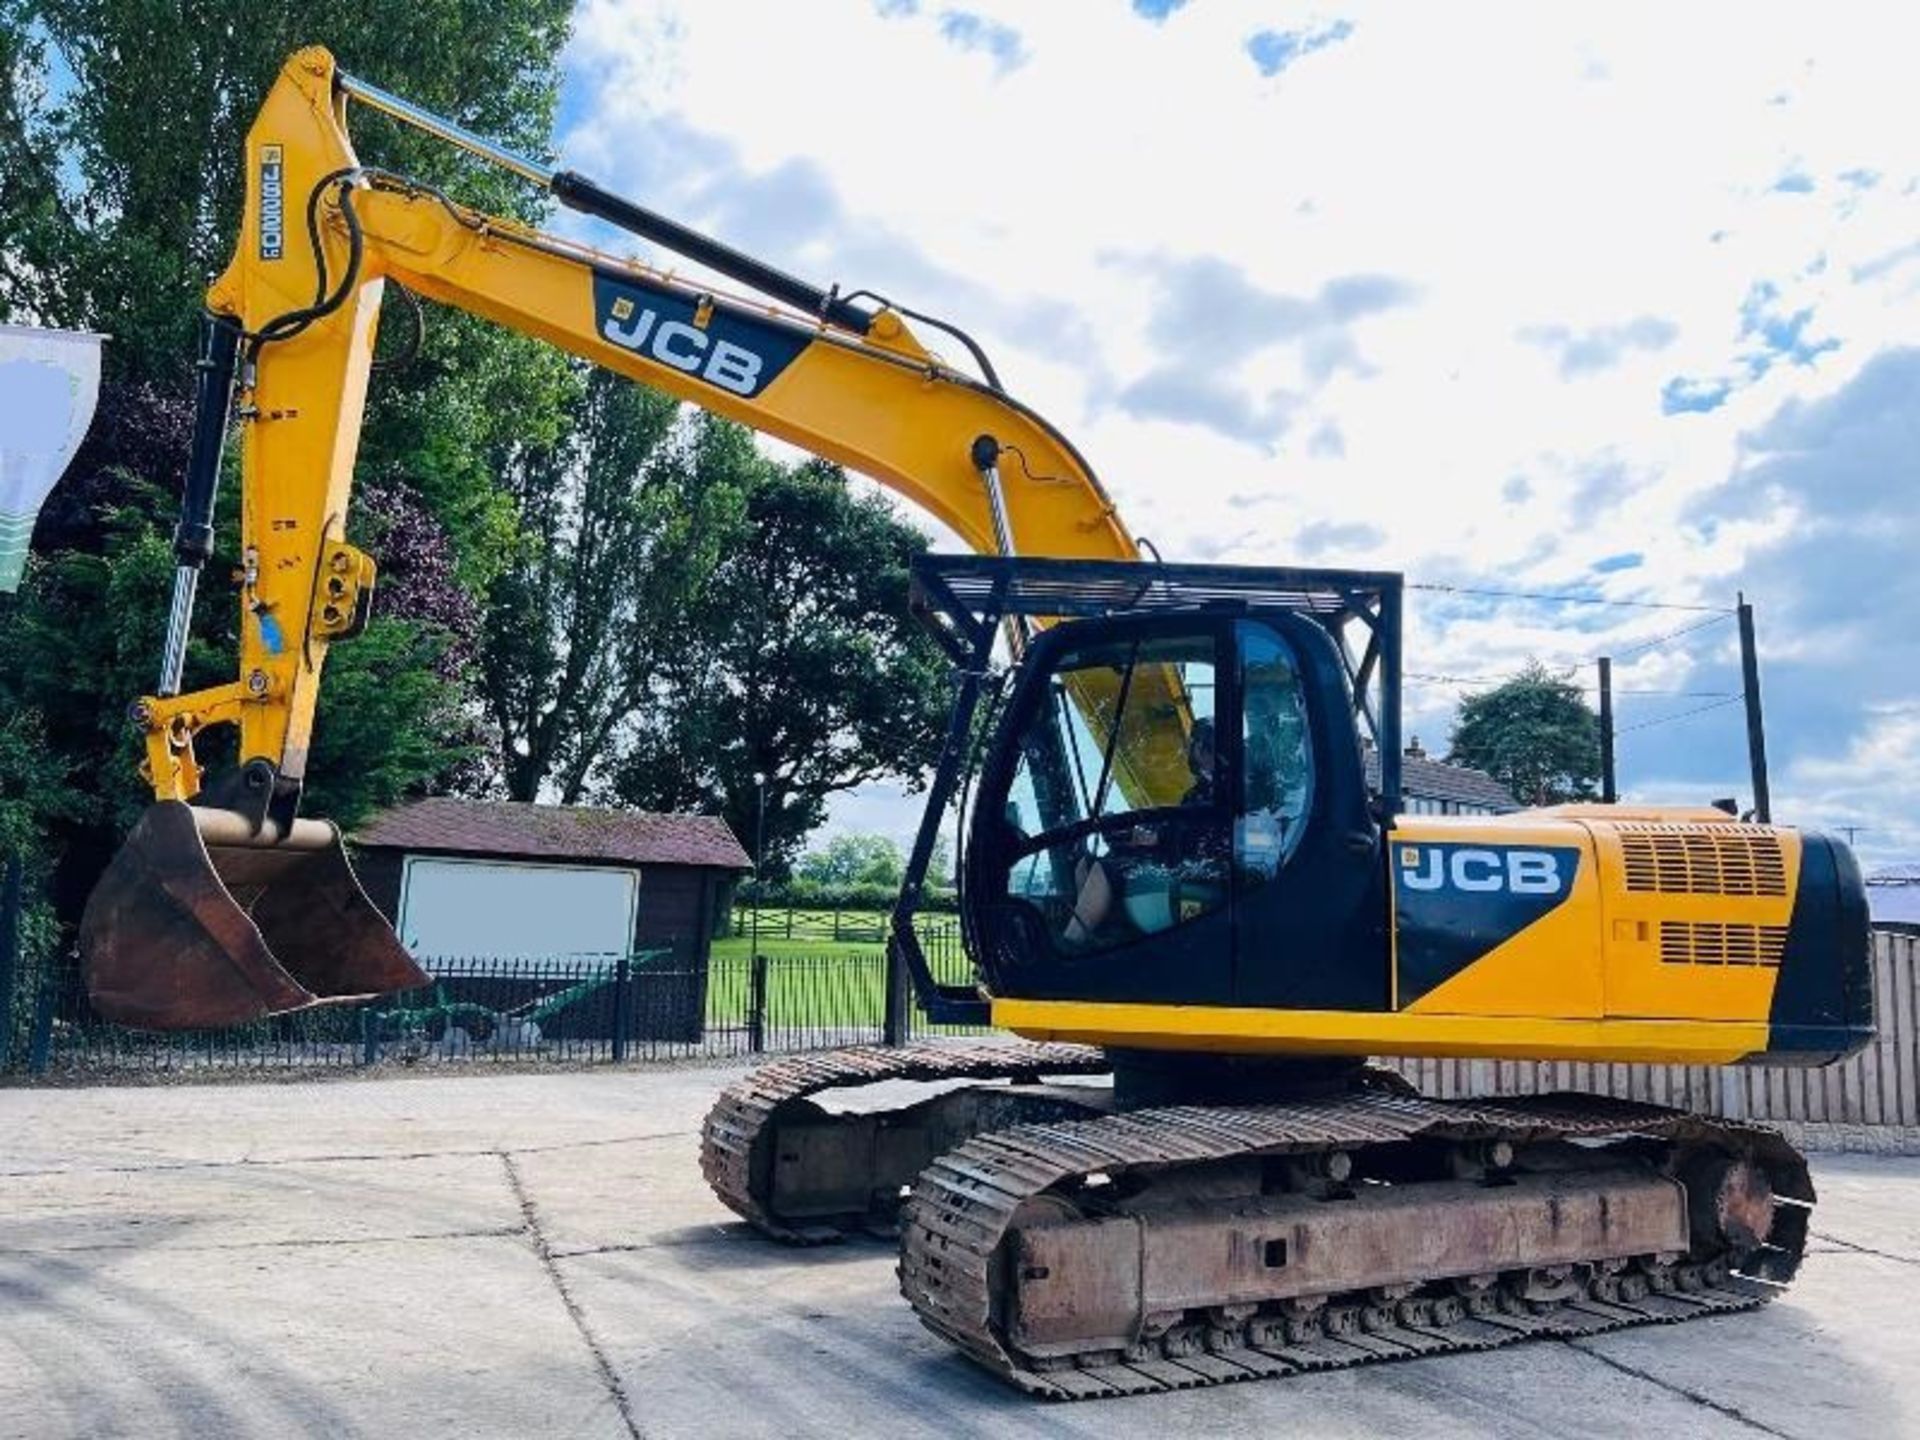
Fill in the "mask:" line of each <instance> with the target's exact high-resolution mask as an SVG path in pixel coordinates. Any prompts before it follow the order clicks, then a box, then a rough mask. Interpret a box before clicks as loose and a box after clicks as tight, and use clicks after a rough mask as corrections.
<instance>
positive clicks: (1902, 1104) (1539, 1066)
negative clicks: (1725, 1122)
mask: <svg viewBox="0 0 1920 1440" xmlns="http://www.w3.org/2000/svg"><path fill="white" fill-rule="evenodd" d="M1873 996H1874V1020H1875V1024H1876V1025H1877V1027H1878V1032H1879V1033H1878V1035H1877V1037H1876V1038H1875V1040H1874V1042H1873V1044H1871V1045H1869V1046H1868V1047H1867V1048H1866V1049H1865V1050H1863V1051H1861V1052H1860V1054H1858V1055H1856V1056H1854V1057H1853V1058H1852V1059H1850V1060H1847V1061H1846V1062H1844V1063H1843V1064H1840V1065H1829V1066H1823V1067H1820V1068H1817V1069H1809V1068H1807V1067H1804V1066H1796V1065H1731V1066H1726V1067H1724V1068H1715V1067H1713V1066H1709V1065H1694V1066H1685V1065H1603V1064H1587V1063H1573V1062H1565V1061H1562V1062H1559V1063H1549V1062H1546V1061H1539V1062H1532V1061H1512V1060H1397V1061H1395V1060H1390V1061H1388V1062H1387V1063H1389V1064H1391V1065H1393V1066H1394V1067H1395V1068H1396V1069H1398V1070H1399V1071H1400V1072H1401V1073H1402V1074H1403V1075H1405V1076H1406V1077H1407V1078H1408V1079H1409V1080H1411V1081H1412V1082H1413V1083H1414V1084H1415V1085H1417V1086H1419V1088H1420V1089H1421V1091H1422V1092H1423V1093H1425V1094H1428V1095H1433V1096H1437V1097H1441V1098H1449V1099H1451V1098H1455V1097H1472V1096H1481V1095H1531V1094H1538V1093H1541V1092H1543V1091H1548V1090H1580V1091H1586V1092H1589V1093H1592V1094H1600V1095H1613V1096H1618V1097H1620V1098H1622V1099H1629V1100H1647V1101H1651V1102H1652V1103H1654V1104H1657V1105H1672V1106H1675V1107H1679V1108H1683V1109H1688V1110H1696V1111H1700V1112H1702V1113H1704V1114H1709V1115H1721V1116H1725V1117H1726V1118H1728V1119H1734V1120H1762V1121H1766V1120H1796V1121H1812V1122H1815V1123H1820V1122H1826V1123H1832V1124H1848V1125H1862V1124H1864V1125H1920V936H1914V935H1904V934H1895V933H1893V932H1891V931H1879V930H1877V931H1875V932H1874V935H1873Z"/></svg>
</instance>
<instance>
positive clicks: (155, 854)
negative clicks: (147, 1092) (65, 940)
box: [80, 800, 428, 1030]
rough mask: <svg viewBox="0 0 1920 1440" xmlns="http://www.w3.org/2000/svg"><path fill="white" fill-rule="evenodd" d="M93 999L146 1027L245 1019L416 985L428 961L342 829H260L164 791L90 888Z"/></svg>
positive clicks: (84, 931)
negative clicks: (407, 941)
mask: <svg viewBox="0 0 1920 1440" xmlns="http://www.w3.org/2000/svg"><path fill="white" fill-rule="evenodd" d="M80 964H81V970H82V973H83V974H84V976H85V979H86V984H87V993H88V995H89V996H90V997H91V998H92V1000H93V1007H94V1009H95V1010H97V1011H98V1012H99V1013H100V1014H101V1015H103V1016H105V1017H106V1018H107V1019H109V1020H112V1021H114V1022H116V1023H118V1024H122V1025H130V1026H134V1027H136V1028H139V1029H145V1030H191V1029H200V1028H212V1027H217V1026H223V1025H238V1024H241V1023H244V1022H246V1021H249V1020H258V1019H261V1018H263V1017H265V1016H268V1015H283V1014H286V1013H288V1012H290V1011H295V1010H305V1009H309V1008H311V1007H312V1006H315V1005H326V1004H339V1003H343V1002H346V1001H351V1000H359V999H364V998H366V997H368V996H373V995H381V994H386V993H388V992H390V991H395V990H408V989H412V988H414V987H415V986H419V985H425V984H427V983H428V978H427V975H426V974H425V972H424V971H422V970H421V969H420V967H419V966H418V965H416V964H415V963H414V961H413V957H412V956H410V955H408V954H407V952H406V950H405V949H404V948H403V947H402V946H401V944H400V941H399V939H398V937H396V936H395V935H394V933H393V927H392V926H390V925H389V924H388V923H387V921H386V919H385V917H384V916H382V915H381V914H380V912H379V911H378V910H376V909H375V908H374V906H373V903H372V902H371V901H370V900H368V899H367V896H366V892H365V891H363V890H362V889H361V888H360V882H359V881H358V880H357V879H356V878H355V877H354V873H353V867H352V866H351V865H350V864H349V863H348V862H347V852H346V849H345V847H344V846H343V845H342V844H341V842H340V832H339V830H338V829H336V828H335V827H334V826H333V825H332V824H330V823H328V822H326V821H319V820H296V821H294V822H293V825H292V828H291V829H290V830H288V831H286V832H285V833H284V834H282V833H281V832H280V831H279V830H278V829H277V828H276V827H275V826H273V825H272V824H271V823H269V824H268V825H267V826H266V827H264V828H263V829H262V830H261V831H260V832H258V833H255V831H254V830H253V828H252V827H251V825H250V824H249V823H248V821H247V820H246V818H245V817H243V816H241V815H238V814H235V813H234V812H232V811H230V810H213V809H202V808H199V807H196V806H192V805H187V804H184V803H182V802H180V801H177V800H166V801H161V802H160V803H159V804H157V805H154V806H152V807H150V808H149V809H148V810H147V812H146V814H144V815H143V816H141V817H140V822H139V823H138V824H137V825H136V826H135V827H134V829H133V833H132V834H131V835H130V836H128V837H127V843H126V844H125V845H123V846H122V847H121V848H120V853H119V854H117V855H115V856H114V858H113V863H112V864H110V865H109V866H108V867H107V872H106V874H105V875H104V876H103V877H102V878H101V880H100V884H99V885H98V886H97V887H96V888H95V889H94V892H93V895H92V896H91V898H89V900H88V901H87V910H86V914H85V916H84V917H83V918H82V920H81V922H80Z"/></svg>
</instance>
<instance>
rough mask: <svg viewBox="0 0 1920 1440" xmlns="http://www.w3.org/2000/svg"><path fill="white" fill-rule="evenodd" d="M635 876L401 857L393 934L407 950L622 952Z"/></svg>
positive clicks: (436, 953) (629, 941)
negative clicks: (403, 864) (397, 921)
mask: <svg viewBox="0 0 1920 1440" xmlns="http://www.w3.org/2000/svg"><path fill="white" fill-rule="evenodd" d="M639 889H640V875H639V872H638V871H635V870H606V869H598V868H592V867H587V866H574V865H520V864H508V863H505V862H502V861H497V860H442V859H436V858H433V857H429V856H424V855H410V856H408V857H407V864H406V872H405V875H404V877H403V879H402V881H401V887H400V938H401V939H402V940H403V941H405V942H406V946H407V948H408V949H409V950H411V951H412V952H413V953H414V954H415V955H420V956H428V957H433V958H442V959H444V958H448V957H452V956H468V955H477V956H496V955H498V956H521V957H525V956H551V955H624V954H626V953H627V952H628V951H629V950H631V949H632V948H633V923H634V914H635V907H636V905H637V904H638V902H639Z"/></svg>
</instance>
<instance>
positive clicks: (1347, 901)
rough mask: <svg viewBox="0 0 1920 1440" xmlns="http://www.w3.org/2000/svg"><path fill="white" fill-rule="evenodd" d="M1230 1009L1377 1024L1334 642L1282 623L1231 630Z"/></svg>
mask: <svg viewBox="0 0 1920 1440" xmlns="http://www.w3.org/2000/svg"><path fill="white" fill-rule="evenodd" d="M1230 642H1231V658H1232V680H1233V683H1232V685H1231V686H1230V687H1229V689H1230V691H1231V692H1232V693H1233V695H1234V696H1235V697H1236V701H1237V704H1238V706H1239V710H1238V715H1237V719H1238V724H1237V726H1236V727H1235V732H1234V735H1233V737H1232V740H1231V743H1230V744H1229V745H1228V747H1227V748H1228V750H1229V752H1230V760H1231V762H1232V771H1233V774H1234V777H1235V783H1236V786H1237V790H1236V793H1235V795H1234V796H1233V811H1234V821H1233V852H1232V861H1233V863H1232V888H1233V901H1232V911H1233V916H1234V975H1233V987H1232V989H1233V999H1234V1002H1235V1003H1236V1004H1240V1005H1249V1006H1257V1007H1260V1008H1263V1009H1288V1010H1385V1009H1386V1008H1388V1004H1389V997H1390V989H1391V987H1390V976H1389V974H1388V946H1387V937H1386V913H1387V911H1386V895H1385V884H1384V868H1383V861H1382V858H1381V845H1380V831H1379V826H1378V824H1377V823H1376V821H1375V818H1374V816H1373V814H1372V808H1371V804H1370V800H1369V796H1368V792H1367V786H1366V771H1365V764H1364V761H1363V759H1362V757H1361V754H1360V749H1359V737H1358V731H1357V729H1356V726H1355V722H1354V713H1353V700H1352V691H1351V689H1350V687H1349V684H1348V681H1347V676H1346V668H1345V666H1344V665H1342V664H1341V662H1340V657H1339V653H1338V651H1337V649H1336V648H1335V644H1334V641H1333V638H1332V637H1331V636H1330V635H1329V634H1328V633H1327V632H1326V630H1325V629H1324V628H1322V627H1321V626H1320V625H1319V624H1318V623H1317V622H1315V621H1313V620H1310V619H1308V618H1306V617H1304V616H1301V615H1298V614H1294V613H1291V612H1287V613H1268V614H1254V615H1249V616H1247V617H1246V618H1244V619H1239V620H1236V621H1234V622H1233V626H1232V631H1231V637H1230Z"/></svg>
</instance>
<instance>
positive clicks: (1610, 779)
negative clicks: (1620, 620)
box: [1600, 655, 1620, 805]
mask: <svg viewBox="0 0 1920 1440" xmlns="http://www.w3.org/2000/svg"><path fill="white" fill-rule="evenodd" d="M1600 799H1601V800H1602V801H1603V802H1604V803H1606V804H1608V805H1618V804H1619V803H1620V786H1619V784H1618V783H1617V782H1616V780H1615V778H1614V773H1613V657H1612V656H1610V655H1602V656H1601V657H1600Z"/></svg>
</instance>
